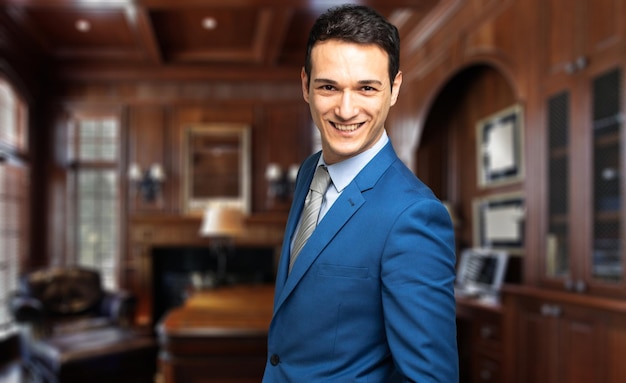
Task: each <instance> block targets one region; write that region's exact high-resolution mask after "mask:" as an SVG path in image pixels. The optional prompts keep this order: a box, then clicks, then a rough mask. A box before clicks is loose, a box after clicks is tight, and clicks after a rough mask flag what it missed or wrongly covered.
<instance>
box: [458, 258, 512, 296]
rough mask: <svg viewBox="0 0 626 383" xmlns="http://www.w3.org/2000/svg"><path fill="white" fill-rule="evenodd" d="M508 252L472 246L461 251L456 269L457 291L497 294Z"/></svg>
mask: <svg viewBox="0 0 626 383" xmlns="http://www.w3.org/2000/svg"><path fill="white" fill-rule="evenodd" d="M507 263H508V253H507V252H505V251H501V250H494V249H485V248H472V249H466V250H464V251H463V252H462V253H461V260H460V263H459V267H458V269H457V278H456V286H457V292H458V293H460V294H462V295H463V294H464V295H471V296H497V295H498V292H499V291H500V286H501V285H502V281H503V280H504V275H505V273H506V266H507Z"/></svg>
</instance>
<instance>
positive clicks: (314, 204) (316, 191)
mask: <svg viewBox="0 0 626 383" xmlns="http://www.w3.org/2000/svg"><path fill="white" fill-rule="evenodd" d="M329 184H330V175H329V174H328V169H326V167H325V166H323V165H320V166H318V167H317V170H316V171H315V175H314V176H313V181H311V186H310V188H309V194H307V196H306V200H305V201H304V210H302V220H301V223H300V228H299V230H298V233H297V234H296V239H295V240H294V242H293V250H292V251H291V259H290V260H289V271H291V268H292V267H293V263H294V261H295V260H296V258H297V257H298V254H299V253H300V250H302V248H303V247H304V244H305V243H306V241H307V239H309V237H310V236H311V234H312V233H313V230H315V227H316V226H317V218H318V216H319V213H320V206H322V199H323V198H324V194H325V193H326V189H328V185H329Z"/></svg>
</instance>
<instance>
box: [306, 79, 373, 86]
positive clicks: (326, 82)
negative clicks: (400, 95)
mask: <svg viewBox="0 0 626 383" xmlns="http://www.w3.org/2000/svg"><path fill="white" fill-rule="evenodd" d="M313 82H314V83H322V84H337V81H334V80H331V79H328V78H316V79H313ZM359 84H360V85H383V83H382V82H381V81H378V80H360V81H359Z"/></svg>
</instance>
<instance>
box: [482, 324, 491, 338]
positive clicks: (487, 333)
mask: <svg viewBox="0 0 626 383" xmlns="http://www.w3.org/2000/svg"><path fill="white" fill-rule="evenodd" d="M493 333H494V331H493V329H492V328H491V326H482V327H481V328H480V337H481V338H483V339H489V338H491V336H492V335H493Z"/></svg>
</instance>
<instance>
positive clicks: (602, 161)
mask: <svg viewBox="0 0 626 383" xmlns="http://www.w3.org/2000/svg"><path fill="white" fill-rule="evenodd" d="M621 76H622V73H621V70H620V69H614V70H611V71H608V72H605V73H603V74H601V75H599V76H597V77H594V78H593V79H592V103H593V105H592V106H593V108H592V118H593V126H592V129H593V134H592V137H593V138H592V142H593V150H592V153H593V168H592V171H593V186H592V192H593V196H592V201H593V221H592V222H593V232H592V253H591V262H590V263H591V265H590V267H589V273H590V276H589V278H591V279H592V280H593V282H596V283H597V282H600V283H609V284H616V283H621V282H622V278H623V275H624V270H623V264H624V261H623V238H622V232H623V228H622V224H621V219H620V218H621V206H622V196H621V195H622V192H621V189H622V188H621V184H622V181H621V180H622V174H623V170H624V169H623V166H622V161H621V160H620V159H621V158H622V154H621V151H622V149H621V135H622V132H621V130H622V124H623V122H622V119H623V117H622V113H621V83H622V78H621Z"/></svg>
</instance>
